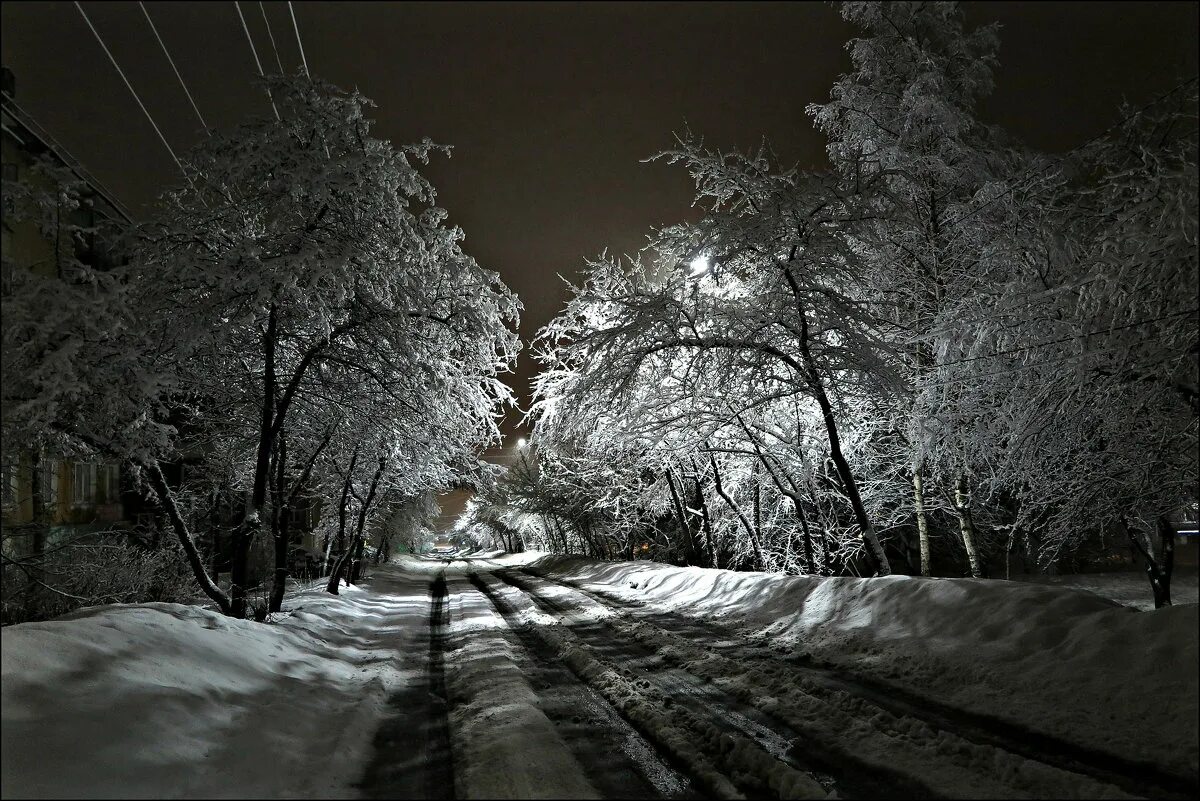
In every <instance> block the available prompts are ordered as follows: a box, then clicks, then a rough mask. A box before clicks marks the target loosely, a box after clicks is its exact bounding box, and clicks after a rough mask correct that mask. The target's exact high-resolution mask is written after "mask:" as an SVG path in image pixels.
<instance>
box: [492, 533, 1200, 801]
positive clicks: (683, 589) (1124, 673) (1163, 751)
mask: <svg viewBox="0 0 1200 801" xmlns="http://www.w3.org/2000/svg"><path fill="white" fill-rule="evenodd" d="M496 561H497V562H498V563H500V564H506V565H510V566H514V567H515V566H527V567H528V568H529V569H530V570H532V571H533V572H535V573H540V574H546V575H548V576H553V577H560V578H563V579H566V580H569V581H573V582H576V583H579V584H580V586H582V587H585V588H588V589H595V590H600V591H603V592H607V593H611V594H613V595H616V596H619V597H622V598H625V599H631V600H633V599H636V600H639V601H641V602H643V603H645V604H646V605H647V606H648V607H649V608H651V609H654V610H656V611H672V612H678V613H681V614H685V615H690V616H695V617H702V618H706V619H710V620H718V621H722V622H724V623H726V624H728V625H732V626H736V627H738V628H740V629H742V630H743V631H745V632H746V633H749V634H752V635H754V636H757V637H761V638H769V640H770V641H772V642H773V643H774V644H776V645H777V646H786V647H788V649H789V650H791V651H793V652H796V653H805V654H807V655H809V656H811V657H812V658H814V659H816V660H818V661H820V662H824V663H827V664H831V665H834V666H838V667H840V668H844V669H846V670H847V671H851V672H856V673H859V674H863V675H866V676H868V677H871V678H874V679H877V680H881V681H886V682H891V683H893V684H896V685H899V686H901V687H903V688H904V689H906V690H909V691H910V692H913V693H917V694H920V695H924V696H926V697H929V698H931V699H936V700H939V701H941V702H943V703H947V704H951V705H953V706H956V707H959V708H963V709H967V710H970V711H973V712H977V713H981V714H986V715H991V716H993V717H998V718H1003V719H1005V720H1008V721H1010V722H1013V723H1017V724H1020V725H1023V726H1026V727H1028V728H1031V729H1034V730H1037V731H1043V732H1045V733H1047V734H1051V735H1055V736H1058V737H1062V738H1064V739H1068V740H1071V741H1074V742H1078V743H1080V744H1082V745H1086V746H1088V747H1090V748H1094V749H1096V750H1100V751H1104V752H1107V753H1113V754H1118V755H1124V756H1125V757H1131V758H1137V759H1142V760H1145V761H1147V762H1150V763H1152V764H1157V765H1160V766H1162V767H1163V768H1165V769H1167V770H1169V771H1171V772H1172V773H1175V774H1177V775H1184V776H1193V777H1194V776H1195V775H1196V774H1197V772H1198V764H1197V762H1198V752H1200V734H1198V731H1197V729H1198V724H1197V707H1198V704H1200V701H1198V699H1200V690H1198V681H1197V662H1198V648H1197V640H1198V639H1200V638H1198V628H1197V627H1198V622H1200V621H1198V615H1197V612H1198V611H1200V607H1197V606H1194V605H1187V606H1176V607H1172V608H1168V609H1162V610H1157V611H1153V612H1138V611H1136V610H1134V609H1130V608H1128V607H1124V606H1120V605H1118V604H1116V603H1113V602H1111V601H1108V600H1105V599H1103V598H1100V597H1098V596H1096V595H1093V594H1091V593H1085V592H1078V591H1074V590H1067V589H1061V588H1057V587H1049V586H1042V585H1036V584H1020V583H1015V582H1004V581H992V580H983V579H979V580H975V579H925V578H914V577H908V576H891V577H887V578H877V579H852V578H831V579H821V578H812V577H791V576H781V575H774V574H764V573H731V572H729V571H724V570H708V569H702V568H676V567H671V566H667V565H660V564H654V563H651V562H616V563H604V562H595V561H592V560H587V559H581V558H578V557H562V556H550V555H546V554H520V555H514V556H508V557H504V558H502V559H499V560H496Z"/></svg>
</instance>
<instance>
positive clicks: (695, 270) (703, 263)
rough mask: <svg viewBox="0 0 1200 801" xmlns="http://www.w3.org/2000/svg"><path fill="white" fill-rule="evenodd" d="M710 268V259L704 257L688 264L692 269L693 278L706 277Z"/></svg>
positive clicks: (698, 257) (699, 257)
mask: <svg viewBox="0 0 1200 801" xmlns="http://www.w3.org/2000/svg"><path fill="white" fill-rule="evenodd" d="M709 266H710V265H709V263H708V257H707V256H703V255H701V256H697V257H696V258H694V259H692V261H691V262H690V263H689V264H688V267H690V268H691V270H692V273H691V277H692V278H699V277H700V276H702V275H704V274H705V273H706V272H708V268H709Z"/></svg>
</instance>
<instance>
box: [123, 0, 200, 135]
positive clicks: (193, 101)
mask: <svg viewBox="0 0 1200 801" xmlns="http://www.w3.org/2000/svg"><path fill="white" fill-rule="evenodd" d="M138 5H139V6H141V8H142V13H143V14H145V15H146V22H149V23H150V30H152V31H154V38H155V39H158V44H159V46H161V47H162V51H163V54H164V55H165V56H166V57H167V61H168V62H169V63H170V65H171V69H173V70H174V71H175V77H176V78H178V79H179V85H180V86H182V87H183V93H184V94H186V95H187V99H188V102H189V103H191V104H192V110H193V111H195V112H196V117H197V118H198V119H199V120H200V125H201V127H203V128H204V132H205V133H206V134H208V135H209V136H212V133H210V132H209V130H208V123H206V122H205V121H204V116H203V115H202V114H201V113H200V108H199V107H198V106H197V105H196V99H195V98H193V97H192V93H191V92H189V91H188V88H187V84H186V83H184V81H183V76H182V75H180V74H179V68H178V67H176V66H175V59H173V58H171V52H170V51H169V50H167V45H166V43H165V42H163V38H162V36H160V35H159V33H158V28H156V27H154V20H152V19H150V12H149V11H147V10H146V5H145V3H142V2H141V0H138Z"/></svg>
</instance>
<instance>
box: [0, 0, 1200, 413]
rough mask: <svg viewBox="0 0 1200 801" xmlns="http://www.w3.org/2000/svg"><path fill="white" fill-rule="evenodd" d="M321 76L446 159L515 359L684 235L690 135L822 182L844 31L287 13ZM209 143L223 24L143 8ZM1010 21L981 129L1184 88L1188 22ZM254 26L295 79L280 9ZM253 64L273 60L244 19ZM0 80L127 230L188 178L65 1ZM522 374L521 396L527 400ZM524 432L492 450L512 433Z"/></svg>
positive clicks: (219, 18) (171, 113) (456, 210)
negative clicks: (512, 321)
mask: <svg viewBox="0 0 1200 801" xmlns="http://www.w3.org/2000/svg"><path fill="white" fill-rule="evenodd" d="M83 5H84V8H85V10H86V11H87V12H88V14H89V16H90V17H91V19H92V22H93V24H95V25H96V27H97V29H98V30H99V31H100V34H101V35H102V36H103V37H104V39H105V41H106V42H107V44H108V46H109V48H110V49H111V50H112V51H113V54H114V55H115V56H116V58H117V60H118V62H119V63H120V65H121V67H122V68H123V69H124V70H125V72H126V75H127V76H129V78H130V80H131V81H132V82H133V85H134V87H135V88H136V89H137V90H138V92H139V93H140V94H141V95H142V99H143V101H144V102H145V103H146V105H147V107H148V108H149V109H150V111H151V113H152V114H153V115H154V118H155V120H156V121H157V122H158V124H159V126H160V127H161V128H162V129H163V133H164V134H165V135H166V137H167V139H168V141H169V142H170V143H171V144H172V146H173V147H174V148H175V149H176V151H177V152H178V151H183V150H186V149H187V148H188V147H190V146H191V145H192V144H194V143H195V142H196V141H197V140H198V137H199V136H200V134H199V122H198V121H197V119H196V117H195V115H194V113H193V112H192V109H191V107H190V106H189V104H188V102H187V99H186V96H185V95H184V94H183V90H182V89H180V87H179V84H178V82H177V80H176V78H175V76H174V74H173V73H172V72H171V69H170V66H169V65H168V64H167V61H166V59H165V57H164V56H163V54H162V51H161V49H160V48H159V45H158V43H157V42H156V41H155V39H154V38H153V34H152V33H151V31H150V28H149V26H148V25H147V23H146V20H145V18H144V17H143V16H142V12H141V10H140V9H139V8H138V5H137V3H133V2H111V3H96V2H89V3H84V4H83ZM294 6H295V10H296V16H297V18H298V22H299V26H300V33H301V36H302V37H303V43H304V50H305V55H306V56H307V57H308V64H309V67H310V69H311V70H312V72H313V74H314V75H318V76H320V77H322V78H324V79H326V80H328V81H330V82H332V83H334V84H337V85H340V86H343V87H350V86H357V87H358V88H359V89H360V90H361V91H362V92H363V93H364V94H366V95H367V96H368V97H371V98H373V99H374V100H375V101H376V102H377V103H378V104H379V108H378V109H377V110H376V111H377V113H376V115H375V118H376V120H377V121H378V125H377V126H376V128H375V133H376V135H379V136H382V137H384V138H388V139H391V140H393V141H395V142H404V141H409V140H415V139H418V138H420V137H422V136H429V137H431V138H433V139H434V140H435V141H438V142H443V143H446V144H451V145H454V147H455V150H454V156H453V158H452V159H450V160H449V161H445V160H443V161H441V162H439V163H437V164H436V165H434V166H433V167H431V168H430V170H429V175H430V177H431V178H432V179H433V180H434V182H435V184H436V185H437V187H438V189H439V192H440V196H441V203H442V205H444V206H445V207H446V208H448V209H449V210H450V212H451V215H452V220H453V221H454V222H456V223H458V224H459V225H461V226H462V227H463V228H464V230H465V231H466V233H467V241H466V246H467V250H468V251H469V252H470V253H471V254H472V255H474V256H475V257H476V258H477V259H478V260H479V261H480V263H481V264H483V265H485V266H487V267H489V268H491V269H495V270H497V271H499V272H500V274H501V275H502V276H503V278H504V280H505V281H506V282H507V283H508V285H509V286H510V287H512V288H513V289H514V290H515V291H516V292H517V293H518V294H519V295H520V297H521V299H522V300H523V301H524V303H525V306H526V311H525V314H524V316H523V321H522V325H521V333H522V335H523V337H525V338H529V337H530V336H532V334H534V333H535V332H536V330H537V329H538V328H539V327H541V326H542V325H543V324H545V323H546V322H547V321H548V320H549V319H550V317H552V316H553V314H554V313H555V311H556V310H557V309H558V308H559V306H560V305H561V303H562V302H563V299H564V297H565V294H564V292H563V290H562V284H561V282H560V281H559V279H558V278H557V277H556V274H558V273H562V274H564V275H570V274H571V273H572V272H573V271H575V270H576V269H577V268H578V267H579V266H580V265H581V263H582V260H583V259H584V257H586V256H592V255H596V254H597V253H599V252H600V251H601V250H602V249H604V248H605V247H608V248H609V249H610V250H612V251H616V252H620V253H625V252H632V251H634V250H636V249H637V248H639V247H640V246H641V244H642V243H643V242H644V235H645V233H646V232H647V230H648V229H649V228H650V227H651V226H655V225H660V224H663V223H669V222H673V221H677V220H679V219H680V218H681V217H684V216H686V215H687V214H688V206H689V204H690V201H691V191H690V190H691V186H690V183H689V181H688V179H687V176H686V174H685V173H684V172H683V171H682V170H679V169H678V168H671V167H668V166H666V165H664V164H642V163H640V159H643V158H645V157H647V156H649V155H651V154H653V153H654V152H655V151H657V150H659V149H661V148H662V147H664V146H666V145H668V144H669V143H670V136H671V133H672V131H675V130H679V129H680V128H681V127H682V126H683V124H684V122H685V121H686V122H687V123H689V124H690V125H691V127H692V129H693V130H694V131H696V132H697V133H702V134H704V135H705V136H706V138H707V139H708V141H709V142H711V143H712V144H715V145H720V146H722V147H732V146H738V147H749V146H752V145H754V144H756V143H757V142H758V141H759V138H760V137H761V136H763V135H765V136H767V137H768V138H769V139H770V140H771V142H772V143H773V145H774V146H775V148H776V150H777V151H778V152H779V153H780V155H781V156H783V157H784V158H785V159H787V160H789V161H799V162H801V163H802V164H811V165H820V164H822V163H823V159H824V151H823V147H824V144H823V141H822V139H821V137H820V136H818V135H817V134H816V133H815V132H814V131H813V129H812V126H811V124H810V123H809V121H808V119H807V118H806V117H805V115H804V106H805V105H806V104H807V103H810V102H814V101H822V100H824V99H825V98H827V96H828V93H829V88H830V86H831V84H832V83H833V81H834V80H835V79H836V77H837V75H838V74H839V73H840V72H842V71H844V70H845V69H846V68H847V67H848V65H849V62H848V59H847V57H846V54H845V51H844V49H843V44H844V42H845V40H846V39H847V37H848V36H849V35H850V32H851V31H850V28H849V27H848V26H846V25H845V24H844V23H843V22H842V21H841V19H840V18H839V17H838V15H837V11H836V9H835V8H833V7H831V6H829V5H826V4H823V3H820V4H818V3H788V4H783V3H771V4H759V3H749V2H738V3H595V4H591V3H569V4H565V3H564V4H559V3H483V4H475V3H462V4H451V3H431V4H426V3H403V4H399V3H397V4H393V3H383V2H374V3H303V2H300V3H295V4H294ZM146 7H147V8H148V10H149V11H150V14H151V16H152V17H153V18H154V21H155V24H156V25H157V26H158V29H159V32H160V33H161V34H162V36H163V38H164V40H165V41H166V43H167V46H168V47H169V48H170V50H171V53H172V55H173V57H174V59H175V62H176V64H177V65H178V67H179V70H180V72H181V73H182V75H183V77H184V79H185V80H186V81H187V83H188V87H189V88H190V89H191V92H192V94H193V96H194V97H195V99H196V102H197V104H198V105H199V108H200V112H201V113H202V114H203V115H204V117H205V119H206V121H207V122H208V124H209V125H210V126H215V127H225V126H230V125H233V124H235V123H236V122H238V121H240V120H241V119H243V118H244V117H245V116H246V115H248V114H267V113H269V107H268V106H267V105H266V101H265V99H264V98H262V97H261V96H260V95H258V94H256V92H255V90H254V89H253V88H252V87H251V85H250V79H251V77H252V76H253V74H254V72H255V67H254V61H253V57H252V56H251V53H250V49H249V46H248V45H247V43H246V38H245V34H244V33H243V31H242V28H241V23H240V22H239V21H238V17H237V12H236V10H235V8H234V5H233V3H229V2H213V3H189V2H173V3H169V4H165V3H147V4H146ZM963 7H964V11H965V13H966V15H967V18H968V21H969V22H970V23H972V24H979V23H983V22H987V21H991V20H999V21H1000V22H1001V23H1003V26H1004V27H1003V30H1002V32H1001V44H1002V46H1001V51H1000V58H1001V69H1000V70H999V72H998V74H997V91H996V92H995V94H994V95H993V97H992V98H990V99H989V100H988V101H987V102H986V104H985V105H984V107H983V114H984V116H985V117H986V118H987V119H988V120H989V121H991V122H996V123H1000V124H1002V125H1005V126H1006V127H1008V128H1009V129H1010V130H1011V131H1012V132H1013V133H1014V134H1016V135H1017V136H1018V137H1020V138H1022V139H1024V140H1025V141H1026V142H1028V143H1029V144H1031V145H1034V146H1036V147H1040V148H1043V149H1047V150H1052V151H1053V150H1065V149H1067V148H1069V147H1071V146H1073V145H1075V144H1077V143H1079V142H1082V141H1084V140H1086V139H1088V138H1090V137H1092V136H1094V135H1095V134H1097V133H1099V132H1100V131H1102V130H1104V129H1105V128H1107V127H1108V126H1109V125H1110V124H1111V123H1112V122H1113V121H1115V120H1116V119H1117V117H1118V115H1117V113H1116V112H1117V106H1118V104H1119V103H1120V101H1121V100H1122V99H1123V98H1127V99H1129V100H1130V101H1133V102H1135V103H1136V102H1144V101H1146V100H1148V99H1150V98H1152V97H1155V96H1157V95H1158V94H1160V93H1161V92H1163V91H1164V90H1165V89H1167V88H1169V87H1171V86H1173V85H1174V84H1175V83H1177V82H1178V81H1179V80H1180V79H1182V78H1186V77H1190V76H1192V75H1195V74H1196V72H1197V37H1196V29H1197V22H1198V19H1197V8H1198V4H1197V3H1152V2H1137V3H1083V2H1063V3H1050V2H1045V3H1042V2H1037V3H1017V2H1014V3H998V2H982V3H964V4H963ZM265 8H266V13H267V16H268V19H269V20H270V23H271V30H272V32H273V33H274V36H275V41H276V43H277V44H278V47H279V53H280V57H281V59H282V61H283V65H284V67H285V68H286V69H288V70H289V71H291V70H294V69H296V68H297V67H298V66H299V63H300V59H299V52H298V50H297V48H296V40H295V34H294V33H293V31H292V27H291V21H290V17H289V16H288V12H287V5H286V3H266V4H265ZM242 9H243V13H245V15H246V19H247V23H248V24H249V26H250V31H251V34H252V35H253V36H254V37H255V41H256V44H257V46H258V49H259V56H260V58H262V59H263V61H264V66H265V67H267V68H268V69H270V68H272V67H273V66H274V64H275V56H274V53H273V51H272V50H271V46H270V43H269V41H268V39H267V33H266V28H265V26H264V24H263V18H262V12H261V11H260V10H259V5H258V3H256V2H244V3H242ZM0 14H2V21H3V29H2V46H3V61H4V64H5V65H6V66H8V67H10V68H11V69H12V70H13V71H14V72H15V73H16V76H17V100H18V102H20V103H21V104H22V106H23V107H24V108H25V109H26V110H27V111H29V112H30V113H31V114H33V115H34V116H35V118H37V119H38V121H39V122H41V123H42V125H43V126H45V127H46V128H47V129H48V130H49V131H50V132H51V133H52V134H53V135H54V136H55V137H57V138H58V139H59V140H60V141H61V142H62V144H64V145H65V146H66V147H67V148H68V149H69V150H70V151H71V152H72V153H73V154H74V155H75V156H76V157H77V158H78V159H79V160H80V161H81V162H83V163H84V165H85V166H87V167H88V168H89V169H90V170H91V171H92V172H93V173H94V174H95V175H96V176H97V177H98V178H99V179H100V180H101V181H102V182H104V183H105V184H107V185H108V186H109V188H110V189H111V190H112V191H113V192H114V193H115V194H116V195H117V196H118V197H119V198H121V199H122V200H123V201H125V202H126V204H127V205H128V206H130V207H131V208H132V209H133V210H134V212H135V213H138V212H141V211H143V210H145V209H146V208H147V206H148V205H149V203H150V202H151V201H152V199H153V197H154V196H155V195H156V194H157V193H158V192H159V191H160V190H161V188H162V187H163V186H164V185H166V184H167V183H169V182H173V181H175V180H177V179H178V178H179V175H178V172H177V170H176V167H175V165H174V163H173V162H172V161H171V158H170V156H169V155H168V154H167V152H166V150H165V149H164V148H163V146H162V145H161V143H160V142H159V141H158V139H157V137H156V136H155V134H154V132H153V130H152V129H151V128H150V126H149V123H147V122H146V120H145V118H144V116H143V115H142V112H141V111H140V110H139V109H138V107H137V105H136V104H135V101H134V100H133V98H132V97H131V96H130V94H129V92H128V90H127V89H126V88H125V86H124V84H123V83H122V82H121V80H120V78H119V77H118V76H117V74H116V72H115V70H114V69H113V67H112V65H111V64H110V63H109V61H108V59H107V58H106V57H105V55H104V54H103V52H102V50H101V49H100V46H99V45H98V44H97V42H96V41H95V39H94V38H93V36H92V34H91V32H90V31H89V30H88V28H87V26H86V24H85V23H84V21H83V18H82V17H81V16H80V14H79V12H78V11H77V10H76V8H75V6H74V4H72V3H30V2H7V1H6V2H4V3H3V6H2V7H0ZM532 373H533V362H532V360H530V359H529V357H528V354H525V355H523V356H522V359H521V363H520V366H519V369H518V373H517V376H516V377H515V380H514V386H515V387H516V388H517V389H518V391H520V392H521V401H522V405H524V404H526V403H527V402H528V395H527V391H526V386H527V381H528V378H529V376H530V375H531V374H532ZM518 418H519V415H515V414H514V415H510V417H509V420H508V421H507V422H506V426H505V427H506V429H507V430H509V431H514V430H516V423H517V420H518Z"/></svg>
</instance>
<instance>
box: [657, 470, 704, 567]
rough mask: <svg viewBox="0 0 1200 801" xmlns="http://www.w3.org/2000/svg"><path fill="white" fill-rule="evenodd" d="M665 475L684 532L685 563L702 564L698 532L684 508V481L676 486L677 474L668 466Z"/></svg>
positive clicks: (680, 527) (673, 506)
mask: <svg viewBox="0 0 1200 801" xmlns="http://www.w3.org/2000/svg"><path fill="white" fill-rule="evenodd" d="M664 477H665V478H666V481H667V487H668V488H669V489H670V490H671V505H672V508H673V509H674V510H675V519H676V520H677V521H678V522H679V530H680V532H682V534H683V559H684V564H687V565H698V564H700V548H699V546H698V545H697V543H696V534H695V532H693V531H692V525H691V522H690V521H689V520H688V515H687V512H686V511H684V508H683V495H682V483H681V484H680V487H679V488H676V486H675V475H674V473H673V472H672V471H671V469H670V468H667V470H666V471H665V474H664Z"/></svg>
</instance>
